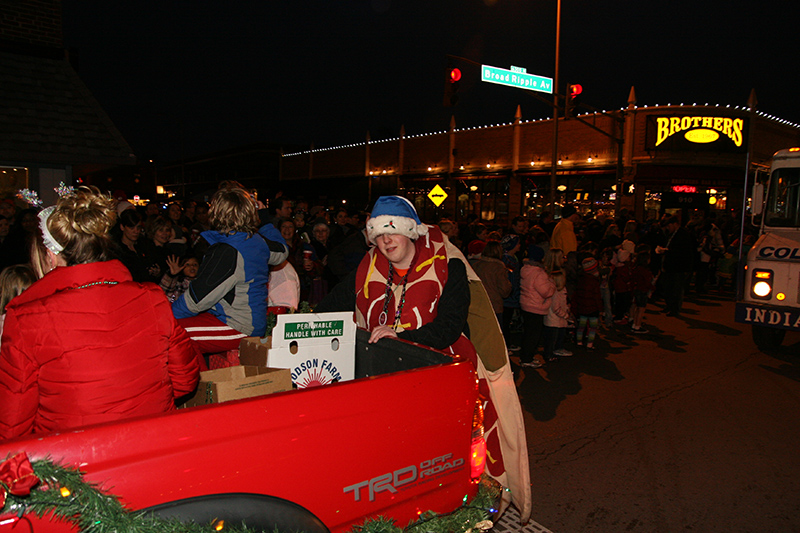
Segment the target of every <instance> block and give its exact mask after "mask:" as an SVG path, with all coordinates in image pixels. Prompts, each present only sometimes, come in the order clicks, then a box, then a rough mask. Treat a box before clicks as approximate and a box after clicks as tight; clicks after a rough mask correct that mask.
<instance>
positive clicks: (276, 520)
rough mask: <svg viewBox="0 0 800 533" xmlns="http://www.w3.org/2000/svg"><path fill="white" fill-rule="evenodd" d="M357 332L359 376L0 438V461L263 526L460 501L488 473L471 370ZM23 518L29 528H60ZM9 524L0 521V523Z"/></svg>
mask: <svg viewBox="0 0 800 533" xmlns="http://www.w3.org/2000/svg"><path fill="white" fill-rule="evenodd" d="M367 335H368V334H367V333H366V332H365V331H362V330H359V331H358V333H357V348H356V379H355V380H352V381H347V382H340V383H335V384H331V385H327V386H323V387H316V388H310V389H302V390H293V391H288V392H282V393H276V394H271V395H267V396H260V397H256V398H250V399H245V400H237V401H232V402H226V403H222V404H215V405H208V406H201V407H193V408H188V409H179V410H178V411H176V412H173V413H170V414H165V415H161V416H153V417H141V418H133V419H128V420H123V421H119V422H115V423H109V424H102V425H96V426H89V427H85V428H81V429H77V430H74V431H67V432H63V433H51V434H44V435H37V436H35V437H28V438H19V439H14V440H9V441H5V442H2V443H0V461H2V460H3V459H5V458H6V457H8V456H11V455H14V454H17V453H20V452H25V453H27V454H28V457H30V459H31V460H37V459H44V458H45V457H49V458H51V459H52V460H53V461H55V462H58V463H61V464H64V465H68V466H73V467H76V468H79V469H80V470H81V471H83V472H85V479H86V480H87V481H89V482H93V483H96V484H99V486H100V487H101V488H102V489H103V490H106V491H108V492H109V493H111V494H114V495H116V496H118V497H119V498H120V500H121V501H122V503H123V504H124V505H126V506H127V507H128V508H130V509H152V510H153V511H155V512H156V513H157V514H159V515H161V516H177V517H180V518H181V519H184V520H195V521H197V522H199V523H201V522H206V523H208V522H210V521H211V520H213V519H215V518H223V519H225V520H226V522H228V523H238V522H239V521H244V522H246V524H247V525H248V526H249V527H251V528H263V529H264V530H265V531H273V530H274V528H276V527H277V528H279V529H280V530H287V531H304V532H305V533H316V532H327V531H331V532H337V531H346V530H347V529H349V528H350V527H351V526H353V525H356V524H360V523H363V521H364V520H365V519H367V518H370V517H376V516H378V515H383V516H387V517H391V518H394V519H396V520H397V523H398V524H399V525H405V524H406V523H408V521H409V520H413V519H415V518H416V517H417V516H418V514H419V513H421V512H425V511H427V510H433V511H435V512H449V511H452V510H454V509H456V508H458V507H459V506H460V505H461V504H462V501H463V499H464V497H465V496H468V497H470V498H472V497H473V496H474V495H475V493H476V492H477V488H478V487H477V478H478V477H479V476H480V474H481V473H482V472H483V470H484V451H485V443H484V442H483V433H482V432H483V429H482V425H481V424H482V411H481V404H480V402H479V401H478V392H477V386H476V370H475V368H474V367H473V365H472V364H471V363H470V362H468V361H465V360H461V359H459V358H451V357H450V356H447V355H445V354H443V353H441V352H438V351H435V350H431V349H428V348H425V347H422V346H418V345H415V344H411V343H407V342H403V341H399V340H390V339H386V340H384V341H381V342H380V343H377V344H367V342H366V339H367V338H368V337H367ZM27 518H28V519H29V520H30V524H31V527H32V530H33V531H34V532H36V533H40V532H51V531H52V532H55V531H69V530H70V527H69V526H68V525H67V524H66V523H63V522H57V521H56V522H50V521H49V520H47V519H43V520H38V519H36V518H35V517H34V516H32V515H29V516H28V517H27ZM18 525H20V524H18V517H16V516H15V515H8V514H6V515H4V516H0V532H4V531H9V532H11V531H14V532H16V531H20V529H19V528H16V529H15V526H18ZM23 530H24V531H28V528H27V527H25V528H24V529H23Z"/></svg>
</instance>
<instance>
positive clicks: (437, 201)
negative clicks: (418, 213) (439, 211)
mask: <svg viewBox="0 0 800 533" xmlns="http://www.w3.org/2000/svg"><path fill="white" fill-rule="evenodd" d="M428 198H430V199H431V202H433V204H434V205H435V206H436V207H439V206H440V205H442V202H444V199H445V198H447V193H446V192H444V189H442V188H441V187H439V186H438V185H437V186H436V187H434V188H433V189H431V192H429V193H428Z"/></svg>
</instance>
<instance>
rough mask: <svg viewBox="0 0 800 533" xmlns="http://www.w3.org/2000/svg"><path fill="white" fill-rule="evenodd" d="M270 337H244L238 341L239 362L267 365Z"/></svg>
mask: <svg viewBox="0 0 800 533" xmlns="http://www.w3.org/2000/svg"><path fill="white" fill-rule="evenodd" d="M271 348H272V337H264V338H263V339H262V338H261V337H245V338H244V339H242V340H241V341H239V364H241V365H252V366H267V358H268V357H269V351H270V349H271Z"/></svg>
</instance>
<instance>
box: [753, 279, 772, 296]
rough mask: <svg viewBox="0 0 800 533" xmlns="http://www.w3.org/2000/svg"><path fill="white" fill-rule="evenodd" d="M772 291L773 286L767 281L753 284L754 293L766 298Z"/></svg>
mask: <svg viewBox="0 0 800 533" xmlns="http://www.w3.org/2000/svg"><path fill="white" fill-rule="evenodd" d="M771 292H772V287H770V286H769V283H767V282H766V281H758V282H756V284H755V285H753V294H755V295H756V296H760V297H762V298H765V297H767V296H769V293H771Z"/></svg>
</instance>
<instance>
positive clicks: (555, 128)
mask: <svg viewBox="0 0 800 533" xmlns="http://www.w3.org/2000/svg"><path fill="white" fill-rule="evenodd" d="M560 42H561V0H558V7H557V9H556V69H555V72H554V73H553V160H552V162H551V165H550V166H551V167H552V170H551V172H550V208H551V209H552V210H553V216H554V217H555V216H556V171H557V169H558V60H559V43H560Z"/></svg>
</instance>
